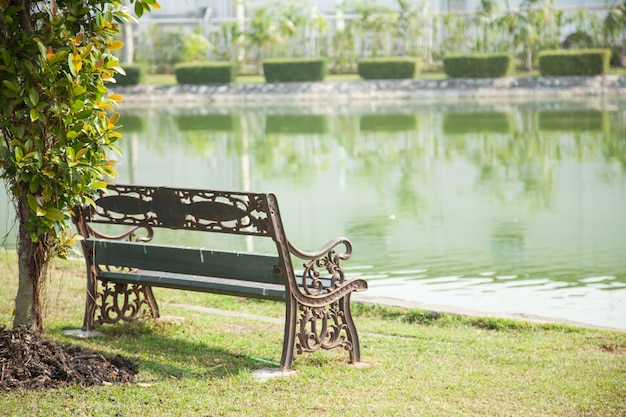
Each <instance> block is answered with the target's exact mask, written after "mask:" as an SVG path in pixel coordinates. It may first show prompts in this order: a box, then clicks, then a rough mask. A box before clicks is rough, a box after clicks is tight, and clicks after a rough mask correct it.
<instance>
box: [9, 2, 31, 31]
mask: <svg viewBox="0 0 626 417" xmlns="http://www.w3.org/2000/svg"><path fill="white" fill-rule="evenodd" d="M13 3H14V4H15V5H16V6H17V7H23V9H22V10H20V26H21V27H22V29H24V32H26V34H27V35H28V36H29V37H32V36H33V35H34V31H33V25H32V24H31V21H30V4H31V0H13Z"/></svg>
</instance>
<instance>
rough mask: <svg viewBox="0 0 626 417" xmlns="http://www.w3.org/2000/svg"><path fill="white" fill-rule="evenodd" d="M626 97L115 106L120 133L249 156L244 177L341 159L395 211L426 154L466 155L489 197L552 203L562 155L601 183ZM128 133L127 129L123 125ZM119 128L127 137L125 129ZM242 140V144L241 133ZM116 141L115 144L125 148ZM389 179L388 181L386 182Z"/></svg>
mask: <svg viewBox="0 0 626 417" xmlns="http://www.w3.org/2000/svg"><path fill="white" fill-rule="evenodd" d="M625 114H626V104H625V103H623V102H620V101H617V102H616V103H613V102H611V103H609V104H608V105H605V104H604V103H602V102H600V103H599V104H598V103H597V102H595V101H594V100H590V101H589V102H584V101H580V102H579V101H565V102H563V101H540V102H520V103H506V104H498V103H488V104H477V103H473V104H471V105H468V104H467V103H453V104H437V105H422V106H416V105H402V104H396V105H392V106H389V107H384V106H381V107H372V106H370V107H367V106H365V107H353V108H351V107H350V106H345V105H344V106H342V107H322V108H321V109H320V108H316V107H313V106H311V107H307V106H305V105H302V106H300V107H298V106H290V107H284V108H272V107H257V108H254V107H243V106H242V107H232V108H229V107H221V108H220V107H216V106H198V107H195V108H185V109H177V108H172V109H165V110H150V109H148V110H144V109H141V111H128V112H124V111H123V112H122V124H124V123H125V122H124V118H126V120H127V121H126V128H122V133H127V132H128V133H133V132H136V131H140V132H141V133H138V134H140V135H141V140H142V141H145V144H144V146H146V147H149V148H150V149H154V150H155V151H156V152H157V153H159V154H163V155H166V154H167V152H168V151H169V150H170V149H172V148H177V149H183V150H184V153H185V154H188V155H194V156H208V155H211V154H216V153H219V154H221V153H222V152H223V153H224V154H226V155H229V156H235V157H239V156H241V155H242V154H243V153H249V154H250V156H251V159H252V161H253V162H254V169H255V171H254V173H253V175H257V176H261V177H263V178H282V177H286V176H289V177H291V178H293V179H294V180H295V182H296V183H298V184H299V185H302V186H306V184H307V183H308V181H307V178H310V177H311V176H312V175H318V174H320V175H321V174H322V173H324V172H326V171H327V169H328V167H329V166H331V164H342V166H341V167H340V168H341V170H344V171H347V172H346V175H349V176H361V177H365V178H366V179H367V181H368V182H369V183H370V184H371V186H372V187H373V188H374V189H376V190H377V191H378V192H379V193H382V194H383V195H387V194H390V193H392V191H393V194H395V198H396V199H398V200H399V201H401V205H402V207H406V208H410V209H411V210H417V209H418V208H419V207H420V206H421V205H422V204H423V203H422V202H421V201H422V199H421V198H420V195H419V187H418V184H419V182H420V181H421V180H423V179H424V178H425V177H428V176H429V175H432V172H431V169H432V168H431V166H432V162H433V161H434V160H435V159H444V160H447V161H452V160H455V159H459V158H463V159H467V160H469V161H471V162H472V164H474V165H475V166H476V167H477V168H478V170H479V173H480V174H479V177H478V183H477V186H478V189H479V190H484V191H486V192H487V193H488V194H489V195H490V196H492V197H495V198H497V199H498V200H501V201H504V202H508V203H513V204H524V205H525V206H528V205H529V204H530V207H531V209H540V208H542V207H545V206H547V205H549V204H550V198H551V194H552V191H553V182H554V180H555V178H554V177H555V168H556V167H557V166H558V165H559V164H560V163H561V162H562V161H563V160H565V159H567V158H574V159H575V160H577V161H590V162H592V161H598V160H601V161H606V162H608V164H606V166H605V168H603V169H604V171H603V172H602V173H601V175H602V177H603V178H604V179H605V180H607V181H608V180H611V178H615V177H619V176H622V175H623V174H624V172H625V171H626V139H625V138H626V129H625V126H626V121H625V118H626V117H625ZM124 129H126V132H125V131H124ZM128 133H127V135H128ZM244 138H245V140H244ZM122 148H124V145H122ZM391 181H393V183H390V182H391Z"/></svg>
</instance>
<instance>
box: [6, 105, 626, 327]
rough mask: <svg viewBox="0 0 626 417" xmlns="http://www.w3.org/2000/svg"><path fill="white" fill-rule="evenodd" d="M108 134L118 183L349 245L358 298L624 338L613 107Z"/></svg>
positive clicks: (201, 116)
mask: <svg viewBox="0 0 626 417" xmlns="http://www.w3.org/2000/svg"><path fill="white" fill-rule="evenodd" d="M121 123H122V124H123V125H124V128H123V129H122V133H123V134H124V139H123V141H122V142H121V143H120V147H121V148H122V150H123V152H124V154H123V156H120V157H119V161H120V165H119V167H118V171H119V173H120V177H119V179H118V180H117V181H118V182H119V183H135V184H147V185H165V186H178V187H196V188H214V189H234V190H251V191H272V192H274V193H276V194H277V196H278V199H279V202H280V204H281V210H282V215H283V219H284V223H285V228H286V231H287V236H288V237H289V238H290V240H291V241H292V242H293V243H294V244H295V245H296V246H297V247H300V248H301V249H304V250H313V249H317V248H318V247H320V246H321V245H322V244H323V243H325V242H326V241H327V240H329V239H330V238H331V237H334V236H339V235H345V236H347V237H349V238H350V239H351V240H352V242H353V244H354V255H353V257H352V259H351V260H350V261H348V262H347V263H346V264H345V265H346V266H347V267H349V272H350V274H352V275H360V276H364V277H365V278H366V279H367V280H368V282H369V285H370V289H369V290H368V292H367V294H368V295H371V296H384V297H392V298H397V299H401V300H408V301H416V302H420V303H425V304H429V305H448V306H454V307H460V308H464V309H471V310H479V311H486V312H504V313H515V314H531V315H540V316H547V317H552V318H561V319H567V320H573V321H578V322H583V323H589V324H594V325H601V326H609V327H617V328H622V329H626V100H620V99H618V98H605V99H603V98H596V97H594V98H584V99H580V100H567V101H557V100H547V99H542V100H507V101H485V102H478V101H460V100H459V101H445V102H443V103H442V102H439V103H437V102H433V101H430V102H425V103H407V102H397V103H384V104H381V103H378V104H374V103H351V104H345V103H344V104H336V105H333V104H331V103H311V104H298V105H294V104H271V105H260V104H256V105H229V106H224V105H221V106H212V105H193V106H185V107H169V108H165V107H162V108H161V107H154V106H152V107H143V108H138V107H133V108H131V107H124V108H122V118H121ZM3 198H4V196H3ZM2 207H3V208H5V207H6V208H7V210H8V205H7V204H6V203H3V204H2ZM9 217H10V216H6V218H9ZM9 226H10V223H9V221H8V220H7V221H6V222H5V223H4V224H2V225H0V227H4V228H8V227H9ZM0 231H1V230H0ZM201 235H202V234H200V235H198V234H195V235H194V236H193V237H185V238H183V239H182V240H180V239H179V238H177V237H173V236H169V235H167V234H166V235H164V239H165V240H167V239H172V240H176V241H177V242H183V243H189V244H203V242H202V239H204V237H203V236H201ZM177 242H170V243H177ZM232 245H233V246H234V247H235V246H237V245H239V243H234V242H233V243H232ZM237 249H241V248H239V247H237ZM253 249H254V250H261V251H262V250H263V247H255V248H253Z"/></svg>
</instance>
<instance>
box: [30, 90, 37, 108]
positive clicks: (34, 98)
mask: <svg viewBox="0 0 626 417" xmlns="http://www.w3.org/2000/svg"><path fill="white" fill-rule="evenodd" d="M28 98H29V99H30V103H31V105H32V107H35V106H36V105H37V104H39V93H38V92H37V89H36V88H35V87H31V88H30V91H28Z"/></svg>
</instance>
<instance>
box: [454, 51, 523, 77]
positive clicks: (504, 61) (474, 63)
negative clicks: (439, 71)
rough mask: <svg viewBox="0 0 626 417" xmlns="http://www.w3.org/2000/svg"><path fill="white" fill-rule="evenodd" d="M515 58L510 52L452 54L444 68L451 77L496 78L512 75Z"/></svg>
mask: <svg viewBox="0 0 626 417" xmlns="http://www.w3.org/2000/svg"><path fill="white" fill-rule="evenodd" d="M514 64H515V60H514V58H513V57H512V56H511V55H509V54H475V53H474V54H450V55H446V56H445V57H444V58H443V70H444V72H445V73H446V75H447V76H448V77H451V78H496V77H505V76H507V75H511V74H512V73H513V70H514V69H515V66H514Z"/></svg>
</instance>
